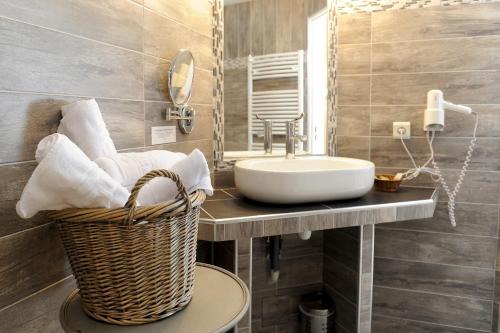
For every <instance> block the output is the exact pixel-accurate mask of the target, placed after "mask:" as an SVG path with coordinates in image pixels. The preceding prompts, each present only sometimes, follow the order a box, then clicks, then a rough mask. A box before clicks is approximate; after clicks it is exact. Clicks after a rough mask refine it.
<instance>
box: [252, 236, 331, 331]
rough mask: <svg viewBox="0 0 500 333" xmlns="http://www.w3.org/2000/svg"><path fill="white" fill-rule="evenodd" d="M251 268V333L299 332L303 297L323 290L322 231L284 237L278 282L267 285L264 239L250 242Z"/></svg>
mask: <svg viewBox="0 0 500 333" xmlns="http://www.w3.org/2000/svg"><path fill="white" fill-rule="evenodd" d="M252 266H253V267H252V270H253V272H252V333H267V332H273V333H285V332H286V333H291V332H299V331H300V328H299V310H298V305H299V303H300V301H301V299H302V297H303V296H304V295H306V294H308V293H313V292H318V291H321V290H322V289H323V232H321V231H318V232H313V234H312V237H311V239H309V240H307V241H304V240H301V239H300V238H299V237H298V235H297V234H292V235H285V236H283V248H282V251H281V258H280V268H281V269H280V277H279V280H278V282H277V283H269V261H268V260H267V259H266V242H265V238H255V239H253V260H252Z"/></svg>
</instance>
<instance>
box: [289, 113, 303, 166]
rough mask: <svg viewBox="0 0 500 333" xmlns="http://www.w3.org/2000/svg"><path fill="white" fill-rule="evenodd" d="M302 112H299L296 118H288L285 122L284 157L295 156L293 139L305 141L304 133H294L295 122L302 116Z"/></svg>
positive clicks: (292, 157) (291, 157)
mask: <svg viewBox="0 0 500 333" xmlns="http://www.w3.org/2000/svg"><path fill="white" fill-rule="evenodd" d="M303 116H304V114H301V115H300V116H299V117H298V118H297V119H294V120H290V121H287V122H286V129H285V130H286V132H285V135H286V136H285V148H286V155H285V157H286V158H287V159H294V158H295V141H302V142H304V141H306V140H307V136H306V135H296V134H295V122H296V121H297V120H298V119H300V118H302V117H303Z"/></svg>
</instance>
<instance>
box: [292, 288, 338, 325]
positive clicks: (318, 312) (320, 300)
mask: <svg viewBox="0 0 500 333" xmlns="http://www.w3.org/2000/svg"><path fill="white" fill-rule="evenodd" d="M299 310H300V322H301V323H300V326H301V333H334V332H335V303H334V302H333V300H331V299H330V298H328V297H327V296H326V295H323V294H322V293H316V294H313V295H308V296H306V297H304V300H303V301H302V303H301V304H300V305H299Z"/></svg>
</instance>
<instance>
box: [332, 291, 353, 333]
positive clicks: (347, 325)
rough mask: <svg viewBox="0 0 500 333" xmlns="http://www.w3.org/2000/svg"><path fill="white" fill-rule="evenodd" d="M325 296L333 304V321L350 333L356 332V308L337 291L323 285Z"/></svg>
mask: <svg viewBox="0 0 500 333" xmlns="http://www.w3.org/2000/svg"><path fill="white" fill-rule="evenodd" d="M325 292H326V294H327V295H328V296H329V297H330V298H332V299H333V301H334V302H335V311H336V312H335V318H336V319H335V321H336V323H337V324H338V325H340V326H342V327H343V328H344V329H345V330H347V331H348V332H350V333H354V332H357V308H356V305H355V304H352V303H351V302H349V301H348V300H347V299H346V298H344V297H343V296H342V295H341V294H339V292H338V291H337V290H335V289H334V288H332V287H331V286H329V285H328V284H325Z"/></svg>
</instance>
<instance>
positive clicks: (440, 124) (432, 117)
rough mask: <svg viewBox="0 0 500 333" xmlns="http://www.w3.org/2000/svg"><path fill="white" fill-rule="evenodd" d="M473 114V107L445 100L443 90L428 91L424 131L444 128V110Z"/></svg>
mask: <svg viewBox="0 0 500 333" xmlns="http://www.w3.org/2000/svg"><path fill="white" fill-rule="evenodd" d="M445 109H446V110H450V111H455V112H460V113H464V114H471V113H472V109H471V108H470V107H468V106H465V105H458V104H453V103H451V102H448V101H445V100H444V98H443V92H442V91H441V90H430V91H429V92H428V93H427V108H426V109H425V113H424V131H426V132H427V131H442V130H443V129H444V110H445Z"/></svg>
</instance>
